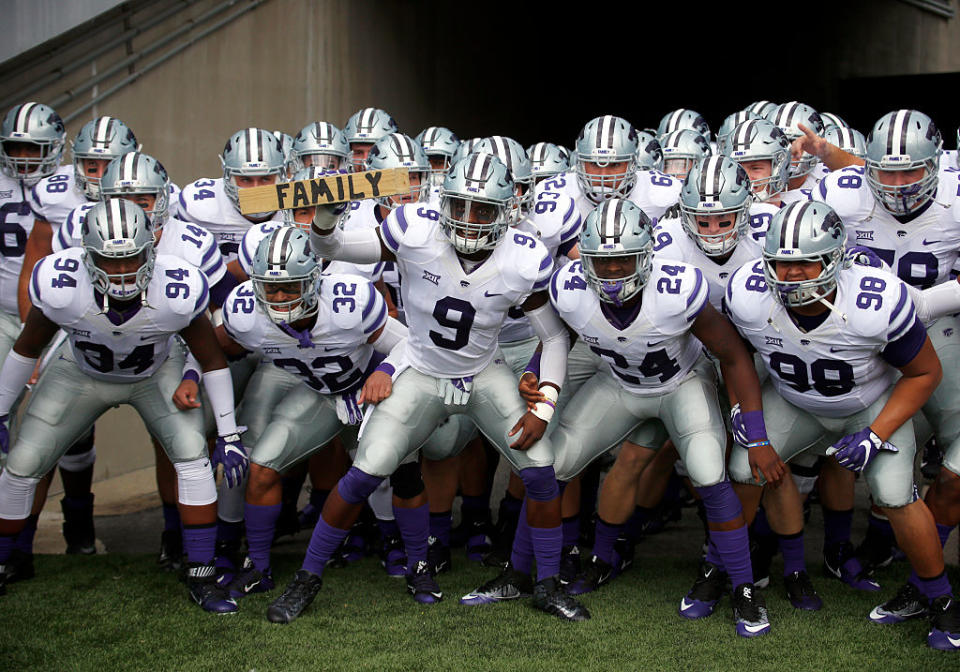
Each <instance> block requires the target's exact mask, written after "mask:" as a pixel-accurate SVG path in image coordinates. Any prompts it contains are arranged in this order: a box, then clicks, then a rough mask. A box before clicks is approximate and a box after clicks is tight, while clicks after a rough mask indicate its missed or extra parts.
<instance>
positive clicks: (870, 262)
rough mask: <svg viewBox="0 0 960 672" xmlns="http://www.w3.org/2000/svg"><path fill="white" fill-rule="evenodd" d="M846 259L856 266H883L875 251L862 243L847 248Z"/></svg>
mask: <svg viewBox="0 0 960 672" xmlns="http://www.w3.org/2000/svg"><path fill="white" fill-rule="evenodd" d="M844 256H845V257H846V259H847V261H849V262H851V263H853V264H856V265H857V266H869V267H870V268H883V261H882V260H881V259H880V257H878V256H877V253H876V252H874V251H873V250H871V249H870V248H869V247H864V246H863V245H854V246H853V247H851V248H848V249H847V251H846V253H845V255H844Z"/></svg>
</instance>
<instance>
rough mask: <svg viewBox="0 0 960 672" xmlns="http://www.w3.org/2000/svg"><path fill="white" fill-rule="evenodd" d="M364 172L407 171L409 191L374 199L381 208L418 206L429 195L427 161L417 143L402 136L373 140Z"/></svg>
mask: <svg viewBox="0 0 960 672" xmlns="http://www.w3.org/2000/svg"><path fill="white" fill-rule="evenodd" d="M364 168H365V169H366V170H388V169H390V168H406V169H407V171H409V177H410V191H408V192H407V193H405V194H395V195H393V196H380V197H378V198H377V202H378V203H379V204H380V205H382V206H384V207H385V208H390V209H393V208H396V207H399V206H401V205H406V204H408V203H419V202H421V201H425V200H426V198H427V196H428V194H429V190H430V160H429V159H428V158H427V155H426V153H425V152H424V151H423V147H421V146H420V143H418V142H416V141H415V140H413V139H412V138H410V137H409V136H406V135H404V134H403V133H390V134H388V135H385V136H383V137H382V138H380V139H379V140H377V142H376V144H374V146H373V147H372V148H371V149H370V153H369V155H368V156H367V160H366V163H365V166H364Z"/></svg>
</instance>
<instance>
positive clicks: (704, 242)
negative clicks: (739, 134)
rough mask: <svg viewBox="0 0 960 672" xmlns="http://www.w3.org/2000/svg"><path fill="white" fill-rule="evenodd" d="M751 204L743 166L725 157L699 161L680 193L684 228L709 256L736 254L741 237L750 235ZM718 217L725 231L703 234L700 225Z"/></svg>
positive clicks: (748, 183) (749, 190) (751, 196)
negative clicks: (708, 219) (734, 252)
mask: <svg viewBox="0 0 960 672" xmlns="http://www.w3.org/2000/svg"><path fill="white" fill-rule="evenodd" d="M752 203H753V193H752V190H751V187H750V178H748V177H747V174H746V172H744V170H743V168H741V167H740V164H738V163H736V162H734V161H732V160H731V159H728V158H727V157H725V156H719V155H718V156H711V157H709V158H706V159H701V160H700V161H698V162H697V163H696V165H694V167H693V168H691V169H690V173H689V175H688V176H687V180H686V182H684V183H683V188H682V189H681V190H680V214H681V217H682V219H683V226H684V229H686V232H687V235H688V236H690V238H691V239H692V240H693V242H695V243H696V244H697V247H699V248H700V249H701V250H702V251H703V253H704V254H705V255H707V256H708V257H722V256H723V255H726V254H729V253H730V252H733V250H734V248H735V247H736V246H737V243H738V242H739V241H740V238H741V237H743V236H746V235H748V230H749V227H750V205H751V204H752ZM718 215H719V216H721V217H722V219H721V220H720V222H721V223H720V225H719V227H720V228H722V229H724V230H723V231H722V232H720V233H716V232H714V233H703V227H701V226H700V222H701V221H702V220H706V218H708V217H716V216H718ZM706 226H707V227H709V225H706Z"/></svg>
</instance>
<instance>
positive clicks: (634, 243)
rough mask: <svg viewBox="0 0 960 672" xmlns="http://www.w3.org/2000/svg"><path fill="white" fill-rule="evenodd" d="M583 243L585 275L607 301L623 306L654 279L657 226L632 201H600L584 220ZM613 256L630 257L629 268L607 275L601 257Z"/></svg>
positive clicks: (597, 292) (591, 286)
mask: <svg viewBox="0 0 960 672" xmlns="http://www.w3.org/2000/svg"><path fill="white" fill-rule="evenodd" d="M579 246H580V260H581V262H582V263H583V275H584V277H585V278H586V280H587V284H588V285H589V286H590V288H591V289H592V290H593V291H594V292H596V294H597V296H598V297H599V298H600V300H601V301H603V302H604V303H612V304H614V305H616V306H622V305H623V304H624V302H626V301H627V300H629V299H630V298H631V297H633V296H634V295H636V294H637V293H638V292H640V291H641V290H642V289H643V287H644V285H646V284H647V280H649V279H650V272H651V271H652V270H653V227H652V225H651V223H650V218H649V217H647V215H646V213H645V212H644V211H643V210H641V209H640V208H639V207H638V206H636V205H635V204H634V203H632V202H630V201H627V200H623V199H619V198H613V199H610V200H607V201H604V202H603V203H601V204H600V205H598V206H597V207H596V208H595V209H594V210H593V211H592V212H591V213H590V214H589V215H587V218H586V220H585V221H584V223H583V231H582V232H581V233H580V243H579ZM610 257H620V258H622V257H626V258H628V259H626V261H627V263H626V264H625V266H626V267H627V268H629V269H630V270H629V272H627V271H625V272H624V273H623V274H622V275H620V276H618V277H606V276H607V275H608V274H607V273H606V272H605V270H606V269H605V268H598V261H599V260H601V259H609V258H610ZM600 265H601V266H603V263H602V262H601V264H600Z"/></svg>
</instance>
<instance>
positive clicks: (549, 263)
mask: <svg viewBox="0 0 960 672" xmlns="http://www.w3.org/2000/svg"><path fill="white" fill-rule="evenodd" d="M551 266H553V259H551V258H550V255H544V257H543V261H541V262H540V272H541V273H543V272H544V271H545V270H547V269H548V268H550V267H551Z"/></svg>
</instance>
